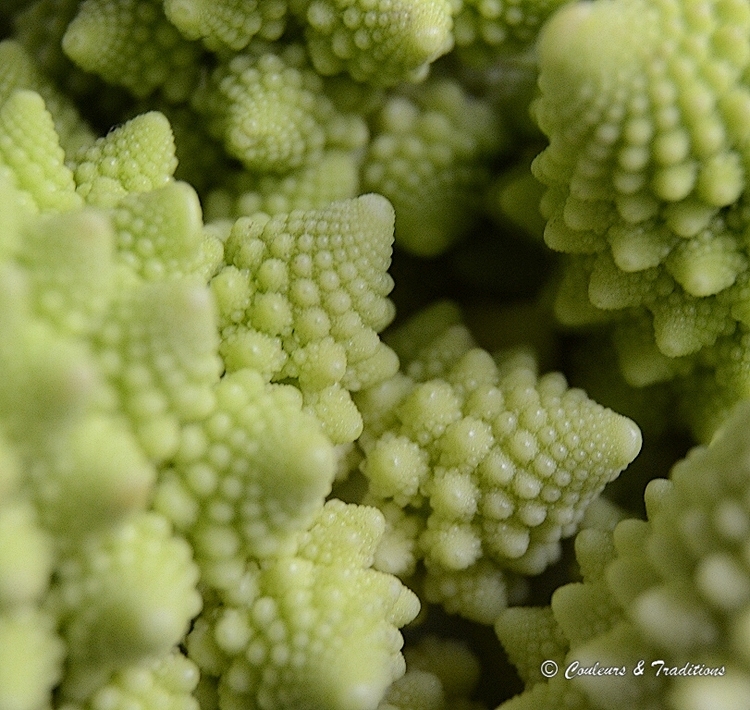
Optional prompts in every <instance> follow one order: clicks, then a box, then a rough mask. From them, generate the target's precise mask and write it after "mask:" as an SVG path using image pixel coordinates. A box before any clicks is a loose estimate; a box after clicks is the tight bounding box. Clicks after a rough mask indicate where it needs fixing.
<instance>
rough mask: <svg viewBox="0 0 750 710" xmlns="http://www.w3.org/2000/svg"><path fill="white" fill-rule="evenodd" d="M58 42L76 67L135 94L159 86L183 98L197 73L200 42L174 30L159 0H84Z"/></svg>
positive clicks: (171, 95) (173, 97) (167, 93)
mask: <svg viewBox="0 0 750 710" xmlns="http://www.w3.org/2000/svg"><path fill="white" fill-rule="evenodd" d="M62 47H63V50H64V51H65V54H67V55H68V57H70V59H72V60H73V61H74V62H75V63H76V64H77V65H78V66H79V67H81V68H82V69H85V70H86V71H88V72H91V73H93V74H98V75H99V76H101V77H102V78H103V79H104V80H105V81H107V82H109V83H110V84H115V85H117V86H124V87H125V88H126V89H127V90H128V91H130V92H131V93H132V94H133V95H134V96H137V97H139V98H140V97H144V96H148V95H149V94H151V93H153V92H154V91H155V90H156V89H160V90H161V92H162V94H163V95H164V96H165V97H166V98H167V99H169V100H170V101H175V102H176V101H184V100H185V99H187V98H188V96H189V95H190V92H191V91H193V90H194V88H195V84H196V81H197V78H198V72H199V66H198V64H199V59H200V55H201V47H200V45H198V44H196V43H194V42H188V41H187V40H186V39H184V38H183V37H182V36H181V35H180V33H179V32H178V31H177V28H175V27H174V25H172V23H171V22H169V20H167V18H166V17H165V15H164V10H163V8H162V3H161V2H160V0H84V2H83V3H81V6H80V9H79V10H78V14H77V15H76V16H75V18H74V19H73V21H72V22H71V23H70V25H68V29H67V31H66V32H65V35H64V36H63V38H62Z"/></svg>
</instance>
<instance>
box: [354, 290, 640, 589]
mask: <svg viewBox="0 0 750 710" xmlns="http://www.w3.org/2000/svg"><path fill="white" fill-rule="evenodd" d="M433 314H434V322H433V319H432V317H431V316H432V315H433ZM455 317H456V314H455V312H454V311H452V309H450V307H447V306H445V305H444V304H439V305H438V306H437V307H435V308H434V309H433V310H429V309H428V310H427V311H426V312H424V313H423V314H421V315H420V316H418V320H417V322H416V325H414V324H412V325H409V324H407V326H406V329H407V333H411V334H414V333H416V335H415V336H414V337H412V338H409V336H408V335H407V336H406V337H403V338H397V341H396V342H395V343H394V345H395V347H396V351H397V353H398V354H399V355H400V357H401V362H402V371H401V372H400V373H398V374H397V375H396V376H395V377H394V378H393V379H392V380H388V381H386V382H384V383H383V384H382V385H380V386H378V387H375V388H372V389H371V390H366V391H364V392H363V393H362V394H361V395H359V396H358V397H357V400H356V401H357V404H358V406H359V407H360V410H361V411H362V414H363V418H364V420H365V430H364V433H363V436H362V437H361V439H360V443H361V445H362V446H363V448H364V451H365V454H366V457H365V460H364V462H363V463H362V465H361V469H362V471H363V472H364V474H365V475H366V476H367V477H368V479H369V481H370V495H371V497H372V498H371V499H368V501H370V502H371V501H377V500H383V501H389V500H393V501H394V502H395V503H396V504H397V505H399V506H401V507H404V508H406V507H410V508H411V509H412V510H413V511H414V514H416V515H417V516H420V517H422V518H424V520H425V523H424V525H425V527H424V530H423V531H422V533H421V534H420V537H419V545H420V548H421V552H422V554H423V555H424V557H425V559H426V563H427V566H428V568H429V567H430V566H434V567H436V568H438V569H441V568H442V569H444V570H448V571H456V570H465V569H467V568H470V567H471V566H472V565H474V564H475V563H476V562H477V561H478V560H480V558H482V557H483V556H487V557H489V558H491V559H493V560H495V561H496V562H499V563H500V564H501V565H503V566H504V567H506V568H509V569H512V570H516V571H520V572H523V573H526V574H528V573H538V572H540V571H541V570H543V569H544V568H545V567H546V566H547V564H548V563H549V562H550V561H552V560H554V559H556V558H557V556H558V555H559V540H560V539H561V538H562V537H565V536H569V535H571V534H572V533H574V532H575V531H576V528H577V526H578V523H579V522H580V520H581V517H582V516H583V514H584V512H585V510H586V508H587V506H588V505H589V503H590V502H591V501H592V500H594V499H595V498H596V497H597V496H598V495H599V493H600V492H601V490H602V489H603V488H604V486H605V484H606V483H608V482H609V481H611V480H612V479H614V478H615V477H616V476H617V475H618V474H619V473H620V471H622V469H624V468H625V467H626V466H627V465H628V464H629V463H630V462H631V461H632V460H633V459H634V458H635V456H636V454H637V453H638V451H639V449H640V444H641V435H640V431H639V430H638V428H637V426H636V425H635V424H634V423H633V422H632V421H630V420H629V419H627V418H625V417H622V416H620V415H618V414H615V413H614V412H612V411H611V410H608V409H605V408H604V407H601V406H600V405H598V404H596V403H595V402H593V401H592V400H590V399H589V398H588V397H587V396H586V394H585V393H584V392H583V391H582V390H579V389H570V388H568V385H567V383H566V381H565V379H564V377H563V376H562V375H561V374H560V373H550V374H547V375H544V376H542V377H539V376H538V375H537V372H536V363H535V361H534V358H533V357H532V356H530V355H529V354H528V353H523V352H515V351H506V352H503V353H499V354H498V355H496V356H495V358H494V359H493V357H492V356H490V354H489V353H487V352H486V351H484V350H481V349H480V348H478V347H476V345H475V344H474V342H473V339H472V337H471V335H470V334H469V333H468V331H467V329H466V328H465V327H464V326H463V325H462V324H460V323H457V322H456V320H455ZM399 340H400V342H405V341H407V343H408V345H407V348H406V352H404V351H401V350H400V349H399V348H398V341H399ZM482 576H483V575H481V574H480V575H479V578H481V577H482ZM478 583H479V582H478ZM480 588H481V583H480Z"/></svg>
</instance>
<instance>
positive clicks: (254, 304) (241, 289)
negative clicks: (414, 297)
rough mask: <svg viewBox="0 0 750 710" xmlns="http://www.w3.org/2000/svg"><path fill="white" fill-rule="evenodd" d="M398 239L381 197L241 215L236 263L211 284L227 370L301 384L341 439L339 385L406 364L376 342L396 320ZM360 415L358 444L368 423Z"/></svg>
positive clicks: (233, 252) (358, 384) (368, 380)
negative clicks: (393, 268)
mask: <svg viewBox="0 0 750 710" xmlns="http://www.w3.org/2000/svg"><path fill="white" fill-rule="evenodd" d="M392 240H393V210H392V208H391V206H390V204H389V203H388V201H387V200H385V199H384V198H382V197H380V196H377V195H365V196H362V197H359V198H357V199H356V200H348V201H343V202H334V203H331V204H330V205H329V206H328V207H327V208H325V209H322V210H317V211H308V212H304V211H296V212H292V213H290V214H288V215H287V214H282V215H277V216H275V217H270V218H269V217H268V216H263V215H258V216H256V217H255V218H241V219H239V220H238V221H237V222H236V223H235V224H234V226H233V227H232V232H231V234H230V236H229V238H228V240H227V243H226V259H227V262H228V266H227V267H226V268H224V269H223V270H222V271H221V272H220V273H219V274H218V275H217V276H216V277H215V278H214V279H213V281H212V289H213V291H214V293H215V294H216V296H217V301H218V304H219V311H220V318H221V329H222V346H221V353H222V355H223V357H224V362H225V364H226V367H227V369H229V370H236V369H240V368H242V367H252V368H254V369H256V370H258V371H260V372H262V373H263V374H264V375H265V376H266V377H268V378H269V379H271V378H272V379H274V380H283V379H285V378H292V379H293V380H294V381H295V382H296V383H297V384H298V385H299V387H300V388H301V389H302V391H303V392H304V393H305V394H306V395H307V394H308V393H309V395H310V396H312V397H314V398H315V401H314V403H313V404H312V406H313V409H315V410H316V411H317V413H318V414H319V415H320V416H321V417H322V418H323V419H324V422H327V431H329V433H331V434H332V433H334V432H335V431H336V429H337V428H338V425H337V424H336V422H335V421H334V420H335V419H336V418H337V417H340V416H341V415H342V414H344V413H345V410H341V407H340V406H339V404H338V402H337V400H339V399H340V397H343V402H342V406H346V398H347V397H348V395H347V394H346V392H342V393H341V394H336V391H331V389H330V388H337V389H339V388H344V389H345V390H347V391H348V390H352V391H356V390H359V389H362V388H363V387H366V386H368V385H371V384H374V383H375V382H378V381H380V380H382V379H385V378H386V377H390V376H391V375H392V374H393V373H394V372H395V371H396V369H397V368H398V361H397V358H396V356H395V355H394V353H393V352H392V351H391V350H390V349H389V348H387V347H386V346H385V345H384V344H383V343H382V342H381V341H380V339H379V338H378V336H377V333H378V332H379V331H380V330H382V329H383V328H384V327H385V326H386V325H387V324H388V323H389V322H390V320H391V318H392V317H393V305H392V304H391V302H390V301H389V300H388V299H387V295H388V293H389V292H390V290H391V288H392V286H393V282H392V280H391V277H390V276H389V275H388V273H387V269H388V266H389V265H390V257H391V243H392ZM321 398H322V399H321ZM327 403H329V404H330V405H332V410H331V411H329V412H328V413H326V409H330V408H329V407H328V404H327ZM350 404H351V403H350ZM351 409H352V410H353V411H351V413H350V414H346V418H350V417H354V421H353V424H352V426H354V428H355V429H354V430H353V431H352V430H351V427H349V431H350V434H351V433H353V436H352V438H351V439H349V441H351V440H352V439H353V438H356V436H358V434H359V431H358V427H359V426H361V425H359V424H357V421H358V419H359V415H358V414H357V412H356V409H354V408H353V405H351ZM337 438H338V437H334V440H336V439H337ZM345 440H346V439H343V440H341V439H340V440H339V441H338V443H343V441H345Z"/></svg>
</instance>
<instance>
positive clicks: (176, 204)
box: [112, 181, 223, 283]
mask: <svg viewBox="0 0 750 710" xmlns="http://www.w3.org/2000/svg"><path fill="white" fill-rule="evenodd" d="M112 222H113V225H114V229H115V243H116V247H117V255H118V258H119V259H120V260H121V261H122V262H124V263H126V264H127V265H128V266H129V267H130V268H132V269H133V271H135V272H136V273H137V274H138V275H139V276H140V277H141V278H143V279H144V280H146V281H161V280H164V279H181V278H188V277H192V278H195V280H196V281H198V282H200V283H207V282H208V280H209V278H210V277H211V276H212V275H213V274H214V272H215V270H216V268H217V267H218V266H219V264H220V263H221V260H222V255H223V249H222V245H221V242H220V241H219V240H218V239H216V238H215V237H213V236H212V235H210V234H208V233H207V232H206V231H205V230H204V228H203V219H202V212H201V206H200V202H199V200H198V195H197V194H196V193H195V190H193V188H192V187H190V185H188V183H186V182H177V181H173V182H169V183H167V184H166V185H165V186H164V187H161V188H158V189H156V190H151V191H149V192H136V193H133V194H130V195H128V196H127V197H125V198H124V199H123V200H122V202H120V204H119V205H118V206H117V207H116V208H115V209H114V211H113V213H112Z"/></svg>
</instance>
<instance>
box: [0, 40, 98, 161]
mask: <svg viewBox="0 0 750 710" xmlns="http://www.w3.org/2000/svg"><path fill="white" fill-rule="evenodd" d="M15 89H30V90H31V91H36V92H37V93H38V94H39V95H40V96H41V97H42V98H43V99H44V103H45V106H46V108H47V110H48V111H49V112H50V113H51V114H52V119H53V121H54V123H55V130H56V131H57V134H58V138H59V143H60V145H62V146H63V147H64V148H65V150H66V151H71V150H75V149H76V148H79V147H81V146H83V145H87V144H88V143H90V142H91V141H92V140H93V139H94V136H93V133H92V131H91V128H89V126H88V125H86V123H85V122H84V121H83V120H82V119H81V116H80V114H79V112H78V109H77V108H76V107H75V105H74V104H73V102H72V101H71V100H70V99H69V98H68V97H67V96H65V95H64V94H62V93H61V92H60V91H59V90H58V89H57V88H56V87H55V85H54V84H53V82H52V81H50V79H49V78H48V77H47V76H46V75H44V74H43V73H42V71H41V70H40V68H39V66H38V65H37V63H36V62H35V61H34V59H33V58H32V56H31V55H30V54H29V52H28V51H27V50H26V49H25V48H24V47H23V46H22V45H21V44H20V43H19V42H18V41H16V40H12V39H4V40H3V41H2V42H0V101H5V100H6V99H7V98H8V97H9V96H10V95H11V93H13V91H14V90H15Z"/></svg>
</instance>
